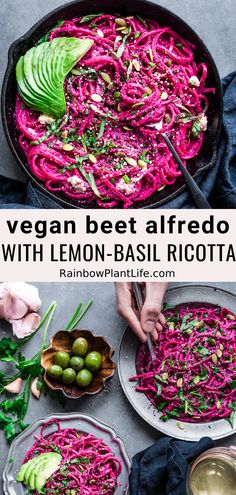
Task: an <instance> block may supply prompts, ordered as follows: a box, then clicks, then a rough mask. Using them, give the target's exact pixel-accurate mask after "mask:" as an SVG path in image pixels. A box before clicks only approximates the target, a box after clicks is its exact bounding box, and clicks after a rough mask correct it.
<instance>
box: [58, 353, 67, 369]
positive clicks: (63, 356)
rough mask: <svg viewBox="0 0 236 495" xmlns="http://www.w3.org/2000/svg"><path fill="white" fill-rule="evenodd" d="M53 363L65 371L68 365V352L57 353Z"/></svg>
mask: <svg viewBox="0 0 236 495" xmlns="http://www.w3.org/2000/svg"><path fill="white" fill-rule="evenodd" d="M54 363H55V364H58V366H61V368H63V369H65V368H67V367H68V366H69V364H70V355H69V354H68V352H64V351H59V352H57V353H56V354H55V357H54Z"/></svg>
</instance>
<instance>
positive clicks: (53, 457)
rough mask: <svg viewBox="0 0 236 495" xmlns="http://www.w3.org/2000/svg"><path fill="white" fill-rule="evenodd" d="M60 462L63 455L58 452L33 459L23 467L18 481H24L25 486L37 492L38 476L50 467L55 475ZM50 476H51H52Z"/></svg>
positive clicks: (17, 478) (18, 475)
mask: <svg viewBox="0 0 236 495" xmlns="http://www.w3.org/2000/svg"><path fill="white" fill-rule="evenodd" d="M60 462H61V455H60V454H58V453H56V452H47V453H45V454H40V455H39V456H37V457H33V459H30V460H29V461H28V462H26V463H25V464H23V465H22V466H21V469H20V471H19V473H18V474H17V477H16V480H17V481H22V482H23V483H24V484H25V485H27V486H29V487H30V488H31V490H35V489H36V481H37V477H38V475H39V474H40V473H41V472H42V471H43V472H45V470H46V468H47V467H48V466H51V469H53V471H52V474H53V473H54V472H55V471H56V470H57V469H58V467H59V465H60ZM49 476H51V474H50V475H49ZM46 480H47V478H46ZM44 483H45V482H44ZM39 491H40V490H39Z"/></svg>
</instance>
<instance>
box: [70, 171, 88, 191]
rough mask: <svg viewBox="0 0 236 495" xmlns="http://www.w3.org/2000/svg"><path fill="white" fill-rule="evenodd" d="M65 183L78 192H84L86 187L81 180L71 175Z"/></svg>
mask: <svg viewBox="0 0 236 495" xmlns="http://www.w3.org/2000/svg"><path fill="white" fill-rule="evenodd" d="M67 182H69V184H70V185H71V186H72V187H73V188H74V189H76V190H77V191H79V192H85V191H86V186H85V183H84V181H83V179H80V177H78V176H77V175H72V177H69V178H68V179H67Z"/></svg>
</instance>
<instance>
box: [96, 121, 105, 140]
mask: <svg viewBox="0 0 236 495" xmlns="http://www.w3.org/2000/svg"><path fill="white" fill-rule="evenodd" d="M105 125H106V117H102V120H101V125H100V129H99V133H98V138H101V137H102V136H103V134H104V130H105Z"/></svg>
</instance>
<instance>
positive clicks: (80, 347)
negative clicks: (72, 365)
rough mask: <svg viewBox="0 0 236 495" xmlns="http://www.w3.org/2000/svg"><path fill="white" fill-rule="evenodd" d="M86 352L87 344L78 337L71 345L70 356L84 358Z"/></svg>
mask: <svg viewBox="0 0 236 495" xmlns="http://www.w3.org/2000/svg"><path fill="white" fill-rule="evenodd" d="M87 352H88V342H87V340H86V339H84V338H83V337H78V338H77V339H75V340H74V342H73V345H72V354H73V355H74V356H80V357H84V356H86V354H87Z"/></svg>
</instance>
